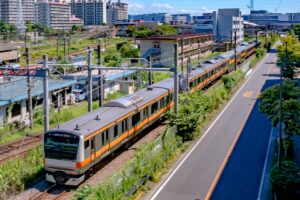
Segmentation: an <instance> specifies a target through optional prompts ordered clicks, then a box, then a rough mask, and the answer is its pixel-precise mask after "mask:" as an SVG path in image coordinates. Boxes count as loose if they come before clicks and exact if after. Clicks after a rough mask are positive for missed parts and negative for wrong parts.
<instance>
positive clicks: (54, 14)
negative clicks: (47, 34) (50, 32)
mask: <svg viewBox="0 0 300 200" xmlns="http://www.w3.org/2000/svg"><path fill="white" fill-rule="evenodd" d="M35 11H36V22H37V23H40V24H43V25H45V26H47V27H49V28H52V29H56V30H69V29H70V28H71V23H70V19H71V6H70V4H66V3H57V2H37V4H36V10H35Z"/></svg>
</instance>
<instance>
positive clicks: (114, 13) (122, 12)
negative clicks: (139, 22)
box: [107, 0, 128, 25]
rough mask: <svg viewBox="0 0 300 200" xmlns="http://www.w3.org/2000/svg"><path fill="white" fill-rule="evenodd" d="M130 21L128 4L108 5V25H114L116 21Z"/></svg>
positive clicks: (115, 3) (119, 2) (113, 3)
mask: <svg viewBox="0 0 300 200" xmlns="http://www.w3.org/2000/svg"><path fill="white" fill-rule="evenodd" d="M127 19H128V4H126V3H122V2H121V1H120V0H118V2H111V1H109V2H108V3H107V24H109V25H114V24H115V23H116V21H122V20H127Z"/></svg>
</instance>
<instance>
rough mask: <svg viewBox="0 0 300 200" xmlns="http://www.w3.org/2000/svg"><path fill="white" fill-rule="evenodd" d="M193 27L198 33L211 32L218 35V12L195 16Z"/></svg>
mask: <svg viewBox="0 0 300 200" xmlns="http://www.w3.org/2000/svg"><path fill="white" fill-rule="evenodd" d="M193 29H194V32H196V33H206V34H207V33H209V34H214V36H217V12H216V11H214V12H212V13H203V15H202V16H193Z"/></svg>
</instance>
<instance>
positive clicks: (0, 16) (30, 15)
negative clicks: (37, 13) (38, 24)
mask: <svg viewBox="0 0 300 200" xmlns="http://www.w3.org/2000/svg"><path fill="white" fill-rule="evenodd" d="M18 1H19V0H0V20H1V21H4V22H5V23H8V24H16V23H17V20H18V19H19V18H18V10H22V12H23V20H24V21H25V22H26V21H28V22H34V4H35V0H22V1H21V6H20V7H19V8H18ZM19 14H20V13H19Z"/></svg>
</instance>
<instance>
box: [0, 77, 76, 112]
mask: <svg viewBox="0 0 300 200" xmlns="http://www.w3.org/2000/svg"><path fill="white" fill-rule="evenodd" d="M75 82H76V81H74V80H54V79H50V80H49V91H50V92H51V91H55V90H58V89H61V88H65V87H68V86H71V85H73V84H75ZM32 84H33V88H32V96H33V97H34V96H39V95H42V94H43V93H44V91H43V80H42V79H40V78H32ZM27 98H28V94H27V80H26V78H17V79H13V81H10V82H6V83H2V84H0V106H3V105H7V104H10V103H12V102H17V101H21V100H25V99H27Z"/></svg>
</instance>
